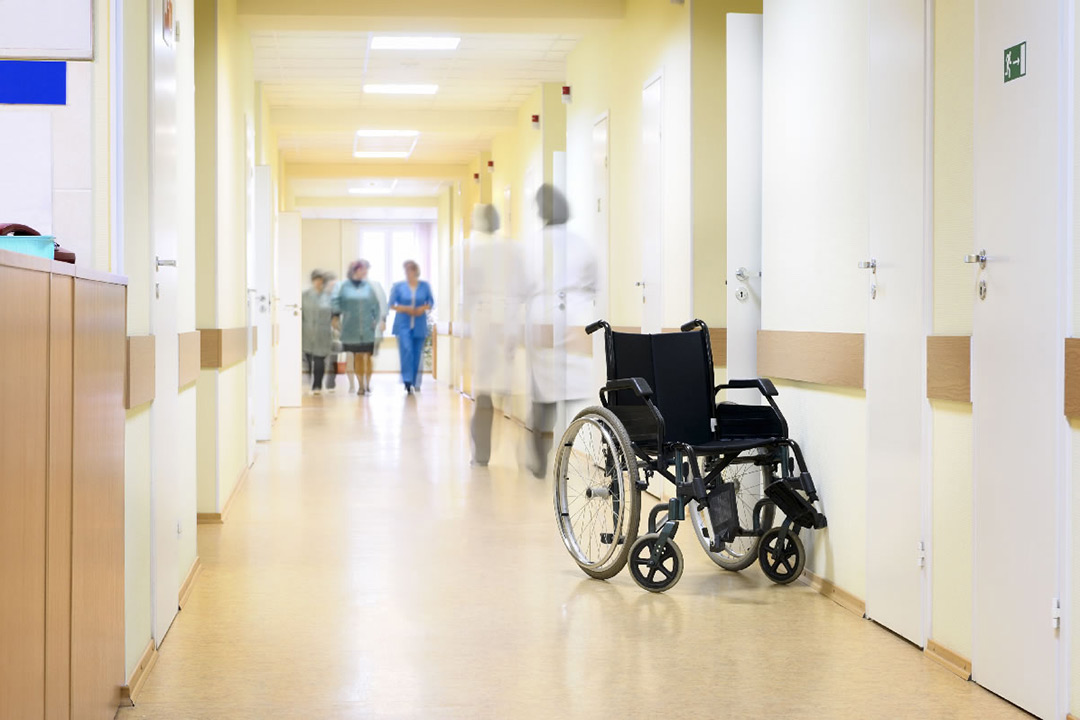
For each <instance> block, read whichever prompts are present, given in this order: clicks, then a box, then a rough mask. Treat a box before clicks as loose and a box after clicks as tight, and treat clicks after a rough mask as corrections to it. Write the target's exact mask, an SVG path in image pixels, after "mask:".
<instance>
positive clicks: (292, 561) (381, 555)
mask: <svg viewBox="0 0 1080 720" xmlns="http://www.w3.org/2000/svg"><path fill="white" fill-rule="evenodd" d="M471 410H472V405H471V402H470V401H469V400H468V399H466V398H464V397H462V396H460V395H458V394H457V393H456V392H453V391H451V390H449V389H447V388H446V387H445V386H443V385H439V386H438V387H436V385H435V384H434V383H432V382H430V381H429V382H428V383H427V385H426V386H425V388H424V391H423V393H422V394H420V395H417V396H413V397H407V396H405V395H404V393H403V392H402V391H401V388H400V387H399V386H398V385H397V384H396V383H394V382H392V381H391V378H390V376H381V377H377V379H376V383H375V389H374V392H373V394H372V395H370V396H368V397H357V396H355V395H353V396H350V395H348V394H347V393H345V392H344V391H343V390H339V392H338V394H327V395H323V396H321V397H305V398H304V405H303V407H302V408H297V409H283V410H282V411H281V414H280V417H279V419H278V421H277V423H276V425H275V428H274V436H273V440H272V441H271V442H269V443H266V444H263V445H260V446H259V450H258V453H257V460H256V462H255V464H254V466H253V467H252V468H251V471H250V474H249V476H248V478H247V480H246V482H245V483H244V485H243V486H242V487H241V488H240V490H239V492H238V493H237V495H236V497H235V499H234V502H233V504H232V507H231V510H230V513H229V515H228V516H227V518H226V522H225V523H224V524H222V525H200V526H199V557H200V559H201V562H202V565H203V570H202V573H201V575H200V576H199V577H198V580H197V582H196V584H195V587H194V591H193V593H192V595H191V597H190V599H189V600H188V601H187V604H186V605H185V606H184V608H183V610H182V611H181V612H180V613H179V615H177V617H176V620H175V621H174V623H173V625H172V628H171V630H170V631H169V633H168V635H167V637H166V639H165V642H164V644H163V645H162V647H161V651H160V655H159V658H158V661H157V663H156V665H155V666H154V668H153V670H152V672H151V674H150V676H149V679H148V680H147V682H146V685H145V687H144V688H143V689H142V691H141V694H140V695H139V696H138V697H137V703H136V705H135V706H134V707H128V708H122V709H121V710H120V712H119V714H118V718H120V720H137V719H142V718H176V719H191V720H196V719H197V720H202V719H204V718H205V719H214V720H218V719H231V718H237V719H241V718H257V719H258V720H273V719H277V718H290V719H291V718H334V719H338V718H341V719H345V718H349V719H352V718H436V719H441V718H454V719H456V718H469V719H472V718H477V719H486V718H498V719H500V720H501V719H508V720H512V719H515V718H656V717H674V718H690V717H699V718H713V719H716V720H722V719H727V718H732V719H736V718H738V719H740V720H742V719H755V718H978V719H980V720H989V719H992V718H1012V717H1027V716H1026V715H1025V714H1024V713H1022V712H1020V711H1019V710H1017V709H1016V708H1014V707H1013V706H1011V705H1009V704H1008V703H1006V702H1004V701H1002V700H1001V699H999V698H997V697H996V696H994V695H992V694H991V693H989V692H987V691H986V690H984V689H982V688H980V687H979V686H977V685H975V684H973V683H970V682H965V681H963V680H961V679H960V678H958V677H956V676H955V675H953V674H951V673H950V672H949V671H948V670H946V669H945V668H943V667H941V666H939V665H938V664H936V663H934V662H933V661H932V660H930V659H929V658H927V657H925V656H924V655H923V653H921V652H920V651H919V650H918V648H916V647H914V646H913V645H910V644H908V643H907V642H905V641H904V640H901V639H900V638H898V637H897V636H895V635H893V634H891V633H890V632H888V631H887V630H884V629H883V628H881V627H879V626H877V625H875V624H874V623H872V622H868V621H866V620H863V619H861V618H859V617H857V616H856V615H855V614H853V613H852V612H850V611H848V610H846V609H844V608H842V607H840V606H839V605H837V604H835V603H834V602H832V601H831V600H829V599H827V598H825V597H824V596H822V595H820V594H818V593H816V592H815V591H814V590H812V589H811V588H810V587H808V586H806V585H803V584H800V583H796V584H794V585H792V586H788V587H778V586H774V585H773V584H772V583H770V582H769V581H768V580H766V579H765V577H764V576H763V575H762V574H761V572H760V571H759V570H758V569H757V567H756V566H755V567H753V568H750V569H749V570H746V571H744V572H742V573H738V574H735V573H726V572H724V571H722V570H719V569H718V568H717V567H716V566H715V565H713V564H712V563H711V562H710V561H709V560H708V558H707V557H706V556H705V555H704V554H703V553H702V552H701V550H700V548H699V547H698V546H697V544H696V542H695V541H694V538H693V536H692V535H689V534H688V535H686V536H685V537H682V536H680V540H681V541H682V543H681V544H682V546H683V549H684V551H685V558H686V570H685V573H684V575H683V578H682V581H681V582H680V583H679V584H678V585H677V586H675V587H674V588H673V589H672V590H671V591H670V592H669V593H667V594H663V595H654V594H651V593H647V592H645V591H643V590H640V589H639V588H638V587H637V586H636V585H635V584H634V583H633V581H632V579H631V578H630V576H629V574H628V573H626V572H624V573H622V574H620V575H619V576H618V577H616V578H614V579H613V580H611V581H607V582H601V581H596V580H591V579H588V578H587V577H586V576H585V575H584V574H582V573H581V571H580V570H579V569H578V568H577V566H576V565H575V564H574V563H573V561H572V560H571V559H570V557H569V556H568V555H567V553H566V550H565V549H564V548H563V546H562V542H561V541H560V539H559V535H558V531H557V529H556V526H555V521H554V519H553V514H552V500H551V483H550V481H540V480H536V479H534V478H533V477H532V476H531V475H529V474H528V473H526V472H524V471H521V470H519V465H518V457H517V454H518V452H519V450H518V447H519V446H520V445H521V443H522V441H523V438H522V431H521V429H520V428H519V427H518V426H517V425H516V424H514V423H512V422H511V421H509V420H503V419H500V420H497V423H496V428H495V433H496V440H495V442H496V453H495V455H494V457H493V460H492V463H491V465H490V466H489V467H487V468H477V467H471V466H470V464H469V413H470V412H471ZM651 504H652V502H651V500H650V499H649V498H648V497H643V499H642V506H643V512H642V515H643V518H644V515H645V514H646V512H647V509H648V508H649V507H650V506H651ZM826 510H827V508H826ZM687 532H689V528H687Z"/></svg>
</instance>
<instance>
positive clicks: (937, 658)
mask: <svg viewBox="0 0 1080 720" xmlns="http://www.w3.org/2000/svg"><path fill="white" fill-rule="evenodd" d="M924 652H925V653H926V655H927V656H928V657H929V658H930V659H931V660H933V661H934V662H936V663H937V664H938V665H941V666H942V667H944V668H945V669H946V670H948V671H949V672H951V673H952V674H954V675H956V676H957V677H960V678H962V679H964V680H970V679H971V661H970V660H968V659H967V658H966V657H964V656H963V655H960V654H959V653H955V652H953V651H952V650H950V649H948V648H947V647H945V646H944V645H941V644H939V643H936V642H934V641H933V640H927V641H926V650H925V651H924Z"/></svg>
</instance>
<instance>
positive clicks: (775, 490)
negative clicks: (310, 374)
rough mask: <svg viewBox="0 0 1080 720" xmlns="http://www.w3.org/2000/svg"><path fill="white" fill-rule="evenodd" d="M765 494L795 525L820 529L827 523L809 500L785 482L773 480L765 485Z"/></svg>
mask: <svg viewBox="0 0 1080 720" xmlns="http://www.w3.org/2000/svg"><path fill="white" fill-rule="evenodd" d="M765 495H766V497H768V498H769V499H770V500H772V501H773V502H774V503H775V504H776V507H778V508H780V512H782V513H784V515H787V516H788V518H789V519H790V520H791V522H792V523H794V524H796V525H801V526H802V527H808V528H814V529H815V530H820V529H821V528H823V527H825V526H826V525H827V524H828V522H827V521H826V519H825V516H824V515H822V514H821V513H819V512H818V511H817V510H815V509H814V505H813V504H812V503H811V502H810V501H809V500H807V499H806V498H805V497H803V495H801V494H800V493H799V492H798V490H796V489H795V488H793V487H791V485H789V484H788V483H786V482H783V481H781V482H774V483H772V484H771V485H769V486H767V487H766V488H765Z"/></svg>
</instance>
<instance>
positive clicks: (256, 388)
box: [248, 165, 274, 442]
mask: <svg viewBox="0 0 1080 720" xmlns="http://www.w3.org/2000/svg"><path fill="white" fill-rule="evenodd" d="M254 220H255V233H254V234H255V238H254V240H255V259H254V262H255V277H254V281H255V285H254V290H255V292H253V293H251V313H252V315H251V325H252V328H253V330H254V332H255V333H256V335H257V338H258V342H257V343H256V344H257V346H258V350H257V351H256V353H255V357H254V359H253V361H252V363H251V365H252V385H251V387H250V388H249V389H248V392H249V394H250V395H251V397H252V409H253V411H254V423H255V439H256V440H258V441H260V442H265V441H267V440H269V439H270V429H271V426H272V425H273V420H274V408H273V396H274V388H273V370H274V360H273V354H274V346H273V341H272V339H271V335H272V333H273V322H272V319H271V316H270V296H271V293H272V292H273V286H274V276H273V273H274V254H273V253H274V180H273V176H272V175H271V172H270V168H269V167H267V166H265V165H260V166H259V167H257V168H255V218H254Z"/></svg>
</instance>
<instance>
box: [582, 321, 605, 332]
mask: <svg viewBox="0 0 1080 720" xmlns="http://www.w3.org/2000/svg"><path fill="white" fill-rule="evenodd" d="M600 328H604V330H605V331H607V332H610V331H611V326H610V325H608V324H607V321H606V320H597V321H596V322H594V323H589V324H588V325H586V326H585V334H586V335H592V334H593V333H594V332H596V331H597V330H599V329H600Z"/></svg>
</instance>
